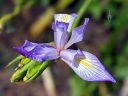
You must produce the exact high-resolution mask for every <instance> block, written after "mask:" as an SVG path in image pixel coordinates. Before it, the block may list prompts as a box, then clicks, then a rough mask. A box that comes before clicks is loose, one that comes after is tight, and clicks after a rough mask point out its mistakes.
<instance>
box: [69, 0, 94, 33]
mask: <svg viewBox="0 0 128 96" xmlns="http://www.w3.org/2000/svg"><path fill="white" fill-rule="evenodd" d="M91 1H92V0H85V2H84V3H83V5H82V7H81V8H80V10H79V11H78V13H77V15H78V17H77V18H76V19H75V21H74V23H73V25H72V29H73V28H75V27H76V26H77V25H78V24H79V22H80V20H81V18H82V16H83V15H84V13H85V12H86V11H87V9H88V6H89V5H90V3H91ZM70 34H71V32H70Z"/></svg>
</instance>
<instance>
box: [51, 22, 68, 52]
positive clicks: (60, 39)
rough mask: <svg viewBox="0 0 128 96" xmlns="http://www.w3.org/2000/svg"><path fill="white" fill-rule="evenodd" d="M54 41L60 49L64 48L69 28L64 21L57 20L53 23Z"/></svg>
mask: <svg viewBox="0 0 128 96" xmlns="http://www.w3.org/2000/svg"><path fill="white" fill-rule="evenodd" d="M52 28H53V30H54V42H55V46H56V48H57V50H58V51H60V50H62V49H63V47H64V46H65V44H66V42H67V36H68V32H67V28H68V24H67V23H64V22H58V21H57V22H56V23H54V24H53V27H52Z"/></svg>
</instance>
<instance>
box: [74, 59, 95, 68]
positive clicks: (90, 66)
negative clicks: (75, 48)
mask: <svg viewBox="0 0 128 96" xmlns="http://www.w3.org/2000/svg"><path fill="white" fill-rule="evenodd" d="M75 61H76V63H77V64H82V65H84V66H86V67H88V68H90V69H92V68H93V66H92V65H91V64H90V63H89V62H87V61H86V59H83V58H76V59H75Z"/></svg>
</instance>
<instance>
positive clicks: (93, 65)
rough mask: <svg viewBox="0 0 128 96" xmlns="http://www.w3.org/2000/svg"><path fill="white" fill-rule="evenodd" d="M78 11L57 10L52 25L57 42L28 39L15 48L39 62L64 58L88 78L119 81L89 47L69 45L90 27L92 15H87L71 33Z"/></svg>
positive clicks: (73, 68)
mask: <svg viewBox="0 0 128 96" xmlns="http://www.w3.org/2000/svg"><path fill="white" fill-rule="evenodd" d="M76 17H77V15H76V14H70V15H68V14H55V15H54V19H55V20H54V22H53V24H52V29H53V31H54V43H55V44H54V46H51V45H48V44H46V43H44V44H37V43H32V42H29V41H27V40H26V41H25V43H24V44H23V46H21V47H15V50H16V51H17V52H19V53H20V54H21V55H23V56H24V57H27V58H30V59H31V60H35V61H38V62H43V61H46V60H55V59H58V58H60V59H61V60H63V61H64V62H66V64H67V65H68V66H69V67H70V68H72V70H73V71H74V72H75V73H76V74H77V75H78V76H79V77H80V78H81V79H83V80H86V81H110V82H115V80H114V78H113V77H112V76H111V75H110V74H109V73H108V71H107V70H106V69H105V67H104V66H103V65H102V64H101V62H100V61H99V60H98V58H97V57H96V56H95V55H93V54H91V53H89V52H86V51H81V50H80V49H78V50H73V49H68V48H69V47H70V46H71V45H72V44H74V43H77V42H80V41H82V39H83V35H84V30H85V29H86V27H87V24H88V21H89V18H85V19H84V23H83V24H82V25H81V26H79V27H76V28H74V29H73V30H72V34H71V37H70V38H69V39H68V37H69V32H70V31H71V26H72V24H73V22H74V19H75V18H76Z"/></svg>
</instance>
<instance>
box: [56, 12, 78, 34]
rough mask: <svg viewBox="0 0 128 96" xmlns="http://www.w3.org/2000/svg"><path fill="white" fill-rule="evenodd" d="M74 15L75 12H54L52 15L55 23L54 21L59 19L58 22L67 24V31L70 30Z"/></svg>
mask: <svg viewBox="0 0 128 96" xmlns="http://www.w3.org/2000/svg"><path fill="white" fill-rule="evenodd" d="M76 17H77V15H76V14H75V13H72V14H70V15H68V14H55V15H54V19H55V23H56V21H59V22H64V23H68V24H69V26H68V29H67V31H68V32H69V31H70V30H71V27H72V24H73V22H74V19H75V18H76Z"/></svg>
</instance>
